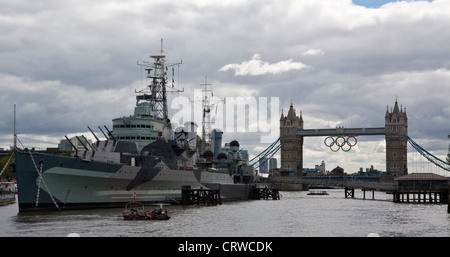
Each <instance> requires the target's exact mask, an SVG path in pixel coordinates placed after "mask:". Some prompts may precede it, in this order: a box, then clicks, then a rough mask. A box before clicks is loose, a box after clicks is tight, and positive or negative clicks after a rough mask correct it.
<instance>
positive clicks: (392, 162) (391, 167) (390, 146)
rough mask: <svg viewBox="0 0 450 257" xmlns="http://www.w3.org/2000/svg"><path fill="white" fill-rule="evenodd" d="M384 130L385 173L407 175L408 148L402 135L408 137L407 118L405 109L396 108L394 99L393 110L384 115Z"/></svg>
mask: <svg viewBox="0 0 450 257" xmlns="http://www.w3.org/2000/svg"><path fill="white" fill-rule="evenodd" d="M385 121H386V123H385V128H386V171H387V173H388V174H389V175H393V176H402V175H406V174H408V158H407V152H408V150H407V149H408V146H407V143H408V142H407V140H406V138H405V137H404V135H408V116H407V115H406V108H403V106H402V107H400V108H399V107H398V102H397V99H395V105H394V108H393V109H391V111H389V106H388V107H387V110H386V115H385Z"/></svg>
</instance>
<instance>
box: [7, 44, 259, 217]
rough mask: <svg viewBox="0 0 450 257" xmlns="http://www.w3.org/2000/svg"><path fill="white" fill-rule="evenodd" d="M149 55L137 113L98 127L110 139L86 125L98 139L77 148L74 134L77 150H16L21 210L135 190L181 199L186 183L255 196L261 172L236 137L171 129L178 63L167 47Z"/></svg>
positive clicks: (154, 197)
mask: <svg viewBox="0 0 450 257" xmlns="http://www.w3.org/2000/svg"><path fill="white" fill-rule="evenodd" d="M151 58H152V59H153V60H152V61H150V62H141V63H139V62H138V64H139V65H142V66H144V67H145V68H146V71H147V78H148V79H149V81H150V82H149V84H148V86H146V88H145V90H141V91H135V93H136V106H135V108H134V115H130V116H128V117H120V118H116V119H113V129H112V130H111V131H110V130H109V129H108V128H107V127H106V126H105V129H106V131H107V133H105V132H103V130H102V129H101V128H100V126H99V128H100V130H101V132H102V133H103V135H104V136H105V138H106V139H104V140H100V139H99V138H98V137H97V136H96V135H95V133H93V132H92V130H91V129H90V128H89V127H88V128H89V130H90V131H91V132H92V134H93V135H94V137H95V139H96V142H92V141H91V143H90V142H89V141H88V140H86V138H85V137H84V136H80V137H78V136H77V137H76V138H77V139H78V141H79V143H80V145H81V147H79V146H75V145H74V144H73V143H71V141H70V140H68V142H69V143H70V144H71V146H72V149H73V153H72V154H71V156H57V155H50V154H45V153H39V152H36V151H33V150H30V149H22V150H21V149H16V150H15V152H14V155H15V161H14V163H13V165H12V166H13V168H14V170H15V172H16V177H17V187H18V192H19V193H18V206H19V211H27V210H44V209H65V208H67V209H73V208H102V207H119V206H120V207H123V206H124V204H126V203H128V202H129V201H130V199H131V198H132V197H135V199H136V201H139V202H141V203H160V202H167V203H174V204H176V203H181V197H182V188H186V187H188V188H192V189H196V188H203V189H219V190H220V196H221V199H222V200H223V201H226V200H240V199H248V198H249V195H250V192H251V185H252V183H253V182H254V179H255V171H254V169H253V167H251V166H250V165H248V163H247V162H246V161H245V160H244V159H243V158H242V156H241V154H240V149H239V148H240V146H239V143H238V142H237V141H232V142H230V143H228V144H225V147H222V132H220V131H217V130H214V131H212V132H209V135H208V136H209V138H211V139H213V141H214V142H211V141H210V142H209V144H208V145H209V147H206V148H205V147H204V146H205V142H206V141H207V140H206V138H204V137H203V138H202V137H200V136H198V135H197V132H196V129H195V124H194V123H186V124H185V126H182V127H179V128H177V129H175V130H173V129H172V124H171V123H170V120H169V119H168V112H167V94H168V91H167V90H168V88H170V87H168V86H167V83H168V81H169V79H168V74H167V72H168V71H169V68H172V71H173V69H174V66H175V65H176V64H169V63H167V62H166V58H165V56H164V55H163V54H162V51H161V54H159V55H153V56H151ZM177 65H179V63H178V64H177ZM172 83H173V80H172ZM172 87H173V84H172ZM208 110H209V109H208V107H207V106H204V109H203V111H204V112H206V111H208ZM203 127H204V126H203ZM211 133H214V135H211ZM202 135H203V136H204V135H205V133H204V131H203V133H202ZM66 139H68V138H67V136H66ZM83 139H84V140H83ZM199 145H202V146H203V147H199ZM208 145H207V146H208ZM213 145H214V146H213Z"/></svg>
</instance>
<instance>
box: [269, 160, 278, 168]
mask: <svg viewBox="0 0 450 257" xmlns="http://www.w3.org/2000/svg"><path fill="white" fill-rule="evenodd" d="M276 168H277V158H270V159H269V171H271V170H274V169H276Z"/></svg>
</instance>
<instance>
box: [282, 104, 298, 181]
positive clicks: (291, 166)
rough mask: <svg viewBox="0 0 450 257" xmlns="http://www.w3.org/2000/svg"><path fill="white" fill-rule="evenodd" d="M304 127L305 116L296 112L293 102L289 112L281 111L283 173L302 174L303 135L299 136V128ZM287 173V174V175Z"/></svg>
mask: <svg viewBox="0 0 450 257" xmlns="http://www.w3.org/2000/svg"><path fill="white" fill-rule="evenodd" d="M299 129H303V118H302V115H301V113H300V116H297V115H296V114H295V110H294V105H293V103H292V102H291V107H290V108H289V111H288V114H287V115H286V116H284V115H283V113H281V118H280V144H281V168H280V172H281V173H287V174H288V173H291V174H293V175H296V176H302V170H303V137H297V135H296V133H297V130H299ZM287 174H285V175H287Z"/></svg>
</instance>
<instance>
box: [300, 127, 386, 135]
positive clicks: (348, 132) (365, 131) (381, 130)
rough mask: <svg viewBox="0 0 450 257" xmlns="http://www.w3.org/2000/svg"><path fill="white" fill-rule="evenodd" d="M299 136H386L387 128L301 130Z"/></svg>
mask: <svg viewBox="0 0 450 257" xmlns="http://www.w3.org/2000/svg"><path fill="white" fill-rule="evenodd" d="M296 134H297V136H302V137H314V136H343V135H346V136H363V135H366V136H374V135H386V128H385V127H379V128H343V127H337V128H335V129H299V130H297V133H296Z"/></svg>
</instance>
